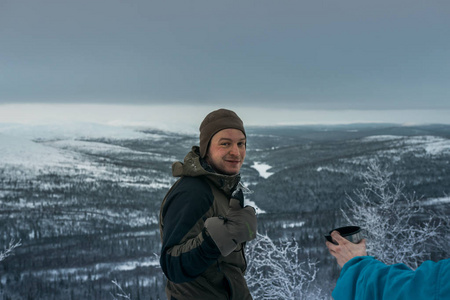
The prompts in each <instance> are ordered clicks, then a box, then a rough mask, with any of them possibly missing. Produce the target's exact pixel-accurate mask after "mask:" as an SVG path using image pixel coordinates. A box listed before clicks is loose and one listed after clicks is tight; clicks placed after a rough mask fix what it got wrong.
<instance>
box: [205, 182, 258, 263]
mask: <svg viewBox="0 0 450 300" xmlns="http://www.w3.org/2000/svg"><path fill="white" fill-rule="evenodd" d="M241 195H242V191H241ZM240 202H241V200H240V199H237V198H231V199H230V206H229V209H228V212H227V215H226V216H224V217H212V218H208V219H206V221H205V227H206V229H207V230H208V233H209V235H210V236H211V238H212V239H213V240H214V242H215V243H216V245H217V247H218V248H219V250H220V253H221V254H222V255H223V256H227V255H229V254H230V253H231V252H233V251H234V249H236V247H237V245H238V244H240V243H243V242H247V241H251V240H253V239H254V238H255V237H256V227H257V224H256V213H255V209H254V208H253V207H251V206H246V207H244V208H242V206H241V204H240ZM242 202H243V195H242Z"/></svg>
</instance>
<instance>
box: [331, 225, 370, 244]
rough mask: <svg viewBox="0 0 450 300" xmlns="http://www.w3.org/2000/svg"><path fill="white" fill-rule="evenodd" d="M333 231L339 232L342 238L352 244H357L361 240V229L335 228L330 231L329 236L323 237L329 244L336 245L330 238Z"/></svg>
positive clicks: (354, 227) (350, 227)
mask: <svg viewBox="0 0 450 300" xmlns="http://www.w3.org/2000/svg"><path fill="white" fill-rule="evenodd" d="M333 231H337V232H339V233H340V235H341V236H342V237H343V238H345V239H347V240H349V241H350V242H352V243H354V244H358V243H359V242H360V241H361V240H362V239H363V235H362V232H361V227H359V226H344V227H339V228H335V229H333V230H331V231H330V233H329V234H325V235H324V236H325V238H326V239H327V241H329V242H330V243H333V244H335V245H337V243H336V241H335V240H333V238H332V237H331V233H332V232H333Z"/></svg>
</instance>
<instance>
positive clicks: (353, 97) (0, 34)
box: [0, 0, 450, 110]
mask: <svg viewBox="0 0 450 300" xmlns="http://www.w3.org/2000/svg"><path fill="white" fill-rule="evenodd" d="M449 16H450V1H448V0H440V1H436V0H428V1H423V0H379V1H373V0H372V1H364V0H341V1H336V0H308V1H305V0H295V1H294V0H290V1H284V0H278V1H276V0H254V1H246V0H240V1H229V0H227V1H225V0H222V1H214V0H205V1H203V0H189V1H186V0H176V1H150V0H39V1H37V0H0V104H13V103H41V102H46V103H97V104H106V103H110V104H137V105H144V104H153V105H165V104H171V105H179V104H185V105H189V104H199V105H213V106H214V105H216V106H220V107H227V106H232V107H236V106H239V105H244V106H246V107H248V106H252V105H258V107H265V108H268V109H270V108H274V109H287V110H290V109H300V110H301V109H305V110H334V109H339V110H349V109H352V110H355V109H356V110H371V109H375V110H397V109H413V110H422V109H435V110H448V109H450V88H449V86H450V17H449ZM0 109H1V107H0Z"/></svg>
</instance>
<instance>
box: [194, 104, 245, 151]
mask: <svg viewBox="0 0 450 300" xmlns="http://www.w3.org/2000/svg"><path fill="white" fill-rule="evenodd" d="M227 128H234V129H239V130H240V131H242V132H243V133H244V135H245V129H244V123H243V122H242V120H241V119H240V118H239V117H238V115H237V114H236V113H235V112H234V111H231V110H228V109H224V108H221V109H218V110H215V111H213V112H210V113H209V114H208V115H207V116H206V117H205V119H204V120H203V122H202V124H201V125H200V157H202V158H203V157H205V156H206V152H207V150H208V146H209V142H210V141H211V139H212V137H213V136H214V135H215V134H216V133H217V132H219V131H221V130H222V129H227Z"/></svg>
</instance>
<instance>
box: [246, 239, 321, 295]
mask: <svg viewBox="0 0 450 300" xmlns="http://www.w3.org/2000/svg"><path fill="white" fill-rule="evenodd" d="M299 250H300V248H299V246H298V243H297V242H296V241H295V240H292V241H279V242H278V243H277V244H275V243H274V241H272V240H271V239H270V238H269V237H268V236H267V235H261V234H258V235H257V238H256V239H255V240H254V241H252V242H250V243H248V244H247V249H246V253H247V258H248V262H249V264H248V268H247V272H246V276H245V277H246V279H247V284H248V286H249V288H250V291H251V292H252V295H253V297H254V298H255V299H267V300H270V299H313V298H314V297H312V296H313V295H318V294H319V293H320V290H318V289H317V290H312V282H313V281H314V280H315V278H316V275H317V271H318V268H317V263H316V262H312V261H311V260H310V259H309V258H307V259H305V260H301V259H300V258H299ZM311 297H312V298H311ZM315 299H317V298H315Z"/></svg>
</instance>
